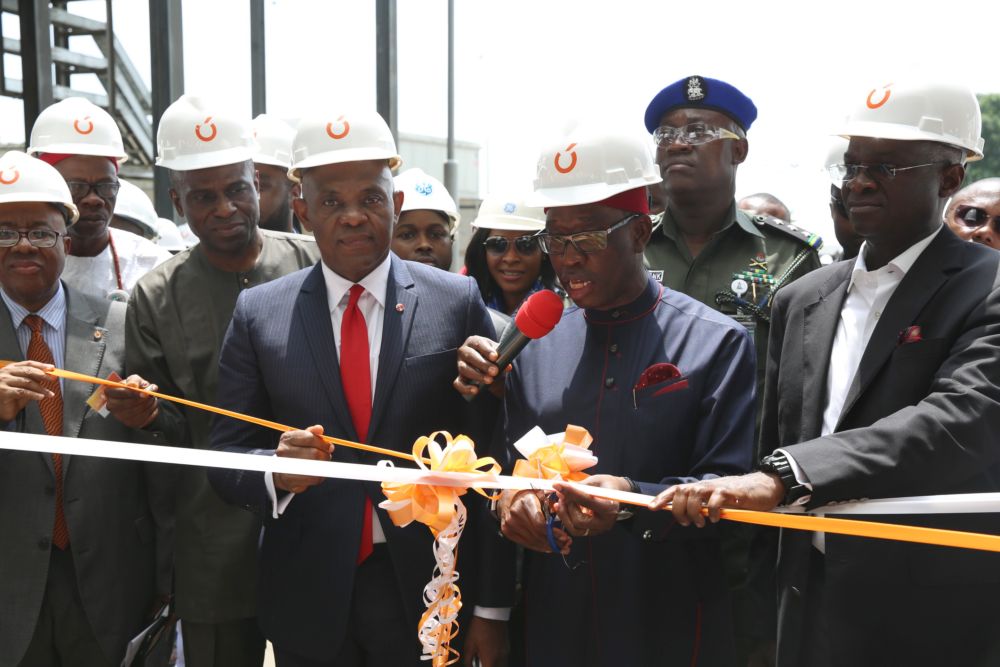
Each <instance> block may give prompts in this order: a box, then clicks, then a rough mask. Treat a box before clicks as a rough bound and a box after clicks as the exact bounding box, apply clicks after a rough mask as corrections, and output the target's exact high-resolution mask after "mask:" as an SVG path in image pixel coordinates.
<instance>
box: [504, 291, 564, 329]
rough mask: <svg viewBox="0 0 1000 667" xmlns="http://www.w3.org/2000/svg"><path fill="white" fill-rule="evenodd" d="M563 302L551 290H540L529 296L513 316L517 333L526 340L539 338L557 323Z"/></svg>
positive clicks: (560, 315)
mask: <svg viewBox="0 0 1000 667" xmlns="http://www.w3.org/2000/svg"><path fill="white" fill-rule="evenodd" d="M562 314H563V302H562V299H560V298H559V295H558V294H556V293H555V292H553V291H552V290H547V289H544V290H540V291H538V292H535V293H534V294H532V295H531V296H529V297H528V298H527V299H526V300H525V301H524V303H523V304H522V305H521V307H520V308H518V310H517V315H515V316H514V324H515V326H517V329H518V331H520V332H521V333H523V334H524V335H525V336H527V337H528V338H541V337H542V336H544V335H545V334H547V333H549V332H550V331H552V329H553V328H554V327H555V326H556V324H558V323H559V319H560V318H561V317H562Z"/></svg>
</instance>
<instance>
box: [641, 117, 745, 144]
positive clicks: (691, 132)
mask: <svg viewBox="0 0 1000 667" xmlns="http://www.w3.org/2000/svg"><path fill="white" fill-rule="evenodd" d="M739 138H740V135H738V134H736V133H735V132H730V131H729V130H727V129H725V128H722V127H715V126H714V125H708V124H707V123H688V124H687V125H685V126H684V127H670V126H668V125H661V126H660V127H658V128H656V131H655V132H653V141H654V142H655V143H656V145H657V146H660V147H662V148H667V147H668V146H670V144H673V143H679V144H686V145H688V146H701V145H702V144H707V143H711V142H713V141H718V140H720V139H739Z"/></svg>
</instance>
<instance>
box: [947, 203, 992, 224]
mask: <svg viewBox="0 0 1000 667" xmlns="http://www.w3.org/2000/svg"><path fill="white" fill-rule="evenodd" d="M955 219H956V220H958V221H959V222H961V223H962V224H963V225H965V226H966V227H969V228H971V229H974V228H976V227H982V226H983V225H985V224H986V223H988V222H989V221H990V214H989V211H986V210H984V209H981V208H979V207H978V206H969V205H968V204H966V205H963V206H956V207H955ZM993 221H994V222H995V223H997V224H998V225H1000V215H998V216H996V217H995V218H993Z"/></svg>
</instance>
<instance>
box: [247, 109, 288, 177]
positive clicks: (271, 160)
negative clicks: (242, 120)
mask: <svg viewBox="0 0 1000 667" xmlns="http://www.w3.org/2000/svg"><path fill="white" fill-rule="evenodd" d="M253 136H254V139H256V140H257V152H256V153H254V156H253V161H254V162H256V163H257V164H270V165H274V166H275V167H283V168H284V169H288V168H289V167H290V166H292V142H293V141H295V129H294V128H293V127H292V126H291V125H289V124H288V123H286V122H285V121H283V120H281V119H280V118H278V117H277V116H272V115H270V114H266V113H262V114H260V115H259V116H257V117H256V118H254V119H253Z"/></svg>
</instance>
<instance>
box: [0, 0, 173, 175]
mask: <svg viewBox="0 0 1000 667" xmlns="http://www.w3.org/2000/svg"><path fill="white" fill-rule="evenodd" d="M71 5H72V0H52V1H51V2H49V1H48V0H0V10H2V11H3V12H4V13H8V14H14V15H18V16H19V18H20V19H21V32H22V35H21V37H22V38H21V39H14V38H11V37H8V36H7V35H6V34H3V35H2V38H3V47H2V53H0V95H4V96H8V97H18V98H22V99H24V100H25V125H26V127H27V126H30V125H31V124H32V123H33V122H34V118H35V117H36V116H37V114H38V112H39V111H41V109H42V108H44V107H45V106H47V105H48V104H50V103H51V102H57V101H59V100H63V99H66V98H67V97H73V96H78V97H85V98H87V99H89V100H90V101H91V102H93V103H94V104H97V105H98V106H101V107H103V108H105V109H107V110H108V111H109V112H110V113H111V115H112V116H113V117H114V118H115V120H116V121H117V122H118V127H119V129H120V130H121V133H122V138H123V139H124V141H125V150H126V151H127V152H128V155H129V160H128V162H126V163H125V164H124V165H123V166H122V175H123V176H125V177H126V178H133V179H152V177H153V151H154V141H153V125H152V115H153V102H152V96H151V93H150V90H149V88H148V87H147V86H146V84H145V82H144V81H143V79H142V76H141V75H140V74H139V71H138V70H137V69H136V67H135V65H133V64H132V61H131V60H130V59H129V57H128V54H127V53H126V52H125V49H124V48H123V47H122V45H121V43H120V42H119V41H118V39H117V38H115V37H114V21H113V14H112V12H111V0H107V2H106V7H107V20H105V21H99V20H95V19H92V18H87V17H84V16H81V15H79V14H74V13H73V12H71V11H70V10H69V6H71ZM25 19H27V20H25ZM32 28H33V30H32ZM26 29H28V30H29V31H31V32H32V34H30V35H29V36H28V38H27V39H25V34H24V33H25V31H26ZM0 31H2V27H0ZM71 37H73V38H78V37H89V38H91V39H92V40H93V43H94V44H96V46H97V49H98V50H99V52H100V54H101V55H100V56H94V55H88V54H84V53H80V52H79V51H74V50H73V49H72V48H71V40H70V38H71ZM73 41H74V42H75V41H77V40H73ZM46 47H47V48H46ZM6 54H14V55H16V56H19V57H20V58H21V62H22V68H21V69H22V72H21V78H12V77H11V76H9V75H10V74H11V72H7V71H5V69H4V60H5V58H4V56H5V55H6ZM36 73H37V74H36ZM14 74H15V75H16V74H17V72H14ZM83 74H93V75H96V76H97V78H98V80H99V81H100V83H101V85H102V86H103V88H104V93H103V94H101V93H96V94H95V93H93V92H87V91H82V90H79V89H74V88H73V77H74V76H75V75H83ZM25 134H26V135H27V132H26V133H25Z"/></svg>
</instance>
